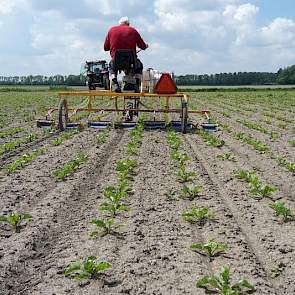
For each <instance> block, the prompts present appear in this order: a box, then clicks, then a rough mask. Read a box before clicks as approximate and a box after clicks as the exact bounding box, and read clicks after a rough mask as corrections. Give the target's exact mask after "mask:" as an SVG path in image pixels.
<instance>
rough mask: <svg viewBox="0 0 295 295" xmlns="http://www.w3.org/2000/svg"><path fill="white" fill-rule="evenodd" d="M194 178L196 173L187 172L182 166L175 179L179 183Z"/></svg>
mask: <svg viewBox="0 0 295 295" xmlns="http://www.w3.org/2000/svg"><path fill="white" fill-rule="evenodd" d="M194 176H196V173H195V172H194V171H187V170H186V168H185V166H184V165H182V166H180V167H179V170H178V172H177V177H178V181H179V182H180V183H185V182H189V181H191V178H192V177H194Z"/></svg>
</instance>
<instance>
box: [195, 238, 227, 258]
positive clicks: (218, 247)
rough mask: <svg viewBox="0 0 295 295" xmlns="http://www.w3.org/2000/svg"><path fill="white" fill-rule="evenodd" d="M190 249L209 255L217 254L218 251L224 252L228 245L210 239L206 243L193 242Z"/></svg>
mask: <svg viewBox="0 0 295 295" xmlns="http://www.w3.org/2000/svg"><path fill="white" fill-rule="evenodd" d="M190 248H191V249H192V250H199V251H201V252H202V253H203V254H205V255H207V256H209V257H210V258H211V257H214V256H217V255H218V254H220V253H223V252H225V251H226V250H228V246H227V245H225V244H222V243H219V242H216V241H215V240H210V241H209V242H208V243H206V244H202V243H193V244H191V247H190Z"/></svg>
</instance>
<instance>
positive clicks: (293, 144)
mask: <svg viewBox="0 0 295 295" xmlns="http://www.w3.org/2000/svg"><path fill="white" fill-rule="evenodd" d="M288 143H289V144H290V145H291V146H293V147H295V139H293V140H289V141H288Z"/></svg>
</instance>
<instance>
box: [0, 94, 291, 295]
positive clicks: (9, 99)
mask: <svg viewBox="0 0 295 295" xmlns="http://www.w3.org/2000/svg"><path fill="white" fill-rule="evenodd" d="M10 90H11V89H10ZM189 94H190V95H191V100H190V104H189V106H190V108H191V109H208V110H210V111H211V121H212V122H215V123H217V124H218V125H219V130H218V131H217V132H214V133H207V132H204V131H202V130H198V131H194V132H191V133H187V134H182V133H179V132H175V131H173V130H161V131H160V130H154V131H146V130H144V129H143V127H142V125H141V124H138V125H137V127H136V129H133V130H130V131H127V130H118V129H106V130H103V131H97V130H92V129H89V128H85V129H83V130H70V131H65V132H57V131H55V130H48V129H47V130H45V129H39V128H37V127H36V123H35V119H37V118H40V117H42V116H43V115H44V114H45V111H46V109H47V108H48V107H49V106H56V105H57V104H58V89H51V90H50V89H45V88H44V89H43V88H40V89H36V90H34V89H31V88H29V89H26V90H24V89H16V90H15V91H1V89H0V106H1V109H0V167H1V169H0V196H1V197H0V198H1V199H0V200H1V202H0V236H1V239H0V294H1V295H15V294H36V295H37V294H44V295H45V294H46V295H48V294H51V295H53V294H58V295H59V294H79V295H80V294H130V295H135V294H154V295H158V294H198V295H202V294H227V295H229V294H232V295H238V294H248V293H252V294H254V293H255V294H259V295H262V294H263V295H264V294H269V295H292V294H295V235H294V232H295V194H294V191H295V181H294V180H295V94H294V91H293V90H270V91H250V92H245V91H243V92H239V91H235V92H227V91H222V90H220V91H217V92H205V91H204V92H192V93H189ZM74 102H75V103H76V104H80V103H81V102H82V99H81V98H79V97H77V98H76V99H75V101H74ZM100 103H101V104H105V105H107V104H108V103H109V102H108V101H101V102H100ZM87 115H88V114H84V113H82V114H81V115H79V114H77V115H76V118H75V119H80V120H85V118H86V116H87ZM191 120H192V121H193V122H194V123H196V124H198V123H200V122H202V120H203V119H202V118H201V117H199V116H197V115H193V116H191ZM208 290H209V291H208ZM210 292H211V293H210Z"/></svg>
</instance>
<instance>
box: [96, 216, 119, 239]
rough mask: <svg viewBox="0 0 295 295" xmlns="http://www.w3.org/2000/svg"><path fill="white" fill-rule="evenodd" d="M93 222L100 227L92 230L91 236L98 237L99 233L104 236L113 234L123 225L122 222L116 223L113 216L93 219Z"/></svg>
mask: <svg viewBox="0 0 295 295" xmlns="http://www.w3.org/2000/svg"><path fill="white" fill-rule="evenodd" d="M91 223H92V224H94V225H95V226H96V227H97V228H98V229H99V231H92V232H91V233H90V236H91V237H97V236H99V235H100V236H101V237H103V236H105V235H108V234H113V233H115V231H116V229H118V228H120V227H122V226H123V225H122V224H116V223H115V220H114V219H113V218H107V219H92V220H91Z"/></svg>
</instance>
